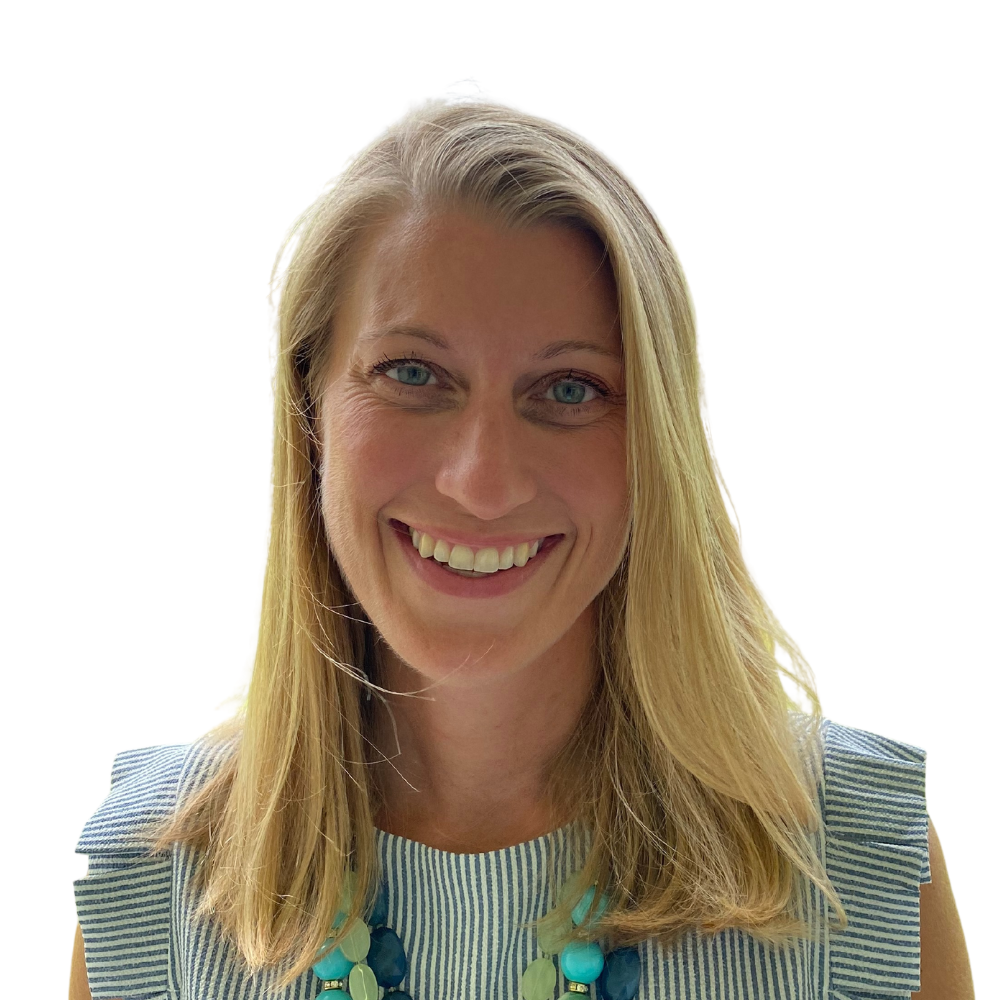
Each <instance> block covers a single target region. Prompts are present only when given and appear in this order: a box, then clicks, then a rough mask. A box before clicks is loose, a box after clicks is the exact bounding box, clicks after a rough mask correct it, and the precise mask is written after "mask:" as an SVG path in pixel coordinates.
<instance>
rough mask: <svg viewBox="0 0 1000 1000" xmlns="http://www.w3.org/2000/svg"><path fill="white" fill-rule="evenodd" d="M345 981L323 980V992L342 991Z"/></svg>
mask: <svg viewBox="0 0 1000 1000" xmlns="http://www.w3.org/2000/svg"><path fill="white" fill-rule="evenodd" d="M346 982H347V980H346V979H324V980H322V983H323V989H324V990H343V989H346V987H345V985H344V984H345V983H346Z"/></svg>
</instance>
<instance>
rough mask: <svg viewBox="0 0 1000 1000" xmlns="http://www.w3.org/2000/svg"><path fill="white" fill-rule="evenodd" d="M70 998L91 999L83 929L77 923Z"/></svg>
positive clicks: (74, 999) (70, 979) (72, 999)
mask: <svg viewBox="0 0 1000 1000" xmlns="http://www.w3.org/2000/svg"><path fill="white" fill-rule="evenodd" d="M69 1000H91V997H90V984H89V983H88V982H87V963H86V961H85V960H84V957H83V931H82V930H81V929H80V925H79V924H77V925H76V938H74V940H73V961H72V963H71V964H70V968H69Z"/></svg>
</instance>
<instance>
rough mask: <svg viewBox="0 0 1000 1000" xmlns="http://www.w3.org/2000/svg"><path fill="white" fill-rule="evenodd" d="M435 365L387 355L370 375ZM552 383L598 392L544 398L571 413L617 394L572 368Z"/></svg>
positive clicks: (405, 389)
mask: <svg viewBox="0 0 1000 1000" xmlns="http://www.w3.org/2000/svg"><path fill="white" fill-rule="evenodd" d="M434 368H435V366H433V365H431V364H430V363H429V362H427V361H424V360H422V359H421V358H416V357H410V358H389V357H385V358H384V359H383V360H382V361H380V362H378V364H376V365H375V366H374V367H372V368H371V370H370V371H369V373H368V374H369V375H379V374H382V373H383V372H389V371H393V370H394V369H396V370H407V371H409V372H410V376H408V377H413V376H417V375H419V374H420V373H421V370H425V371H426V372H427V373H428V374H431V375H433V374H435V373H434V370H433V369H434ZM393 381H395V382H397V383H399V379H393ZM551 385H576V386H581V385H583V386H589V387H590V388H592V389H593V390H594V391H595V392H596V393H597V394H598V397H599V398H597V399H592V400H588V401H587V402H586V403H584V402H583V401H582V400H575V401H574V400H564V401H563V403H564V404H565V405H563V406H559V405H558V404H559V401H558V400H551V399H546V400H543V402H544V403H546V404H549V405H555V406H556V408H557V409H558V410H560V412H566V413H569V414H571V415H575V414H576V413H578V412H580V411H582V410H586V409H587V408H589V407H592V406H593V405H594V404H600V403H603V402H605V401H607V400H609V399H611V398H612V397H613V396H614V395H615V394H614V393H613V392H612V391H611V390H610V389H608V388H607V387H606V386H605V385H604V384H603V383H601V382H599V381H597V379H594V378H591V377H590V376H589V375H585V374H583V373H582V372H575V371H573V370H570V371H568V372H560V373H557V374H556V375H554V376H552V377H551V378H549V379H548V381H547V382H546V386H545V387H546V389H547V388H548V387H549V386H551ZM427 388H434V387H433V386H428V385H427V384H426V382H425V383H424V384H422V385H416V386H411V385H406V384H405V383H400V384H399V385H398V388H397V389H396V392H397V394H398V395H412V394H413V393H419V392H421V391H422V390H423V389H427Z"/></svg>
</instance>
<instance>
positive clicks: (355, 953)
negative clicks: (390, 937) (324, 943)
mask: <svg viewBox="0 0 1000 1000" xmlns="http://www.w3.org/2000/svg"><path fill="white" fill-rule="evenodd" d="M371 944H372V936H371V933H370V932H369V930H368V925H367V924H366V923H365V922H364V921H363V920H360V919H359V918H358V917H355V918H354V922H353V923H352V924H351V926H350V927H349V928H348V930H347V936H346V937H345V938H344V940H343V941H341V942H340V945H339V947H340V950H341V951H342V952H343V953H344V957H345V958H347V959H348V960H349V961H351V962H363V961H364V960H365V959H366V958H367V957H368V949H369V948H370V947H371Z"/></svg>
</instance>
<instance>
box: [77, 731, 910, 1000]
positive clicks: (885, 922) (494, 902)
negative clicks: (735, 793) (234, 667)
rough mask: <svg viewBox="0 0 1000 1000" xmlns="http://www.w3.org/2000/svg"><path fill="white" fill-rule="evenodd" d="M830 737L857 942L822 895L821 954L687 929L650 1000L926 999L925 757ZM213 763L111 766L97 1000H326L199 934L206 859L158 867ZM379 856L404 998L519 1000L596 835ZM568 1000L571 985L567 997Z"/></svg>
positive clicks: (309, 979) (94, 901)
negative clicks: (403, 967) (168, 834)
mask: <svg viewBox="0 0 1000 1000" xmlns="http://www.w3.org/2000/svg"><path fill="white" fill-rule="evenodd" d="M823 733H824V741H825V751H824V765H823V774H822V776H821V780H820V804H821V807H822V811H823V816H824V824H823V827H822V828H821V829H820V831H819V832H818V834H817V841H816V843H817V846H818V848H819V850H820V852H821V857H823V858H824V860H825V863H826V866H827V871H828V873H829V876H830V879H831V881H832V882H833V884H834V886H835V888H836V889H837V891H838V893H839V894H840V898H841V901H842V902H843V904H844V906H845V908H846V910H847V914H848V918H849V921H850V925H849V927H848V928H847V930H846V931H843V932H830V931H828V930H827V929H826V918H827V917H828V916H829V914H828V909H827V905H826V902H825V900H824V899H823V897H822V896H821V895H820V894H819V892H818V891H816V890H815V889H812V890H811V892H810V894H809V897H808V901H807V905H808V907H809V911H808V914H807V916H808V919H809V922H810V924H811V926H812V927H813V928H814V930H815V940H807V939H802V940H800V941H798V942H797V943H796V944H795V945H793V946H788V947H785V948H776V947H772V946H769V945H765V944H762V943H760V942H758V941H756V940H754V939H753V938H752V937H751V936H749V935H748V934H745V933H743V932H740V931H735V930H730V931H725V932H722V933H720V934H717V935H715V936H714V937H708V936H703V935H699V934H698V933H696V932H695V931H692V932H690V933H689V934H687V935H686V936H684V937H683V938H681V939H680V940H678V941H676V942H675V943H674V944H672V945H671V946H670V947H668V948H664V947H662V946H661V945H659V944H658V943H656V942H654V941H647V942H645V943H644V944H643V945H641V946H640V947H639V955H640V958H641V962H642V980H641V982H640V986H639V993H638V1000H668V998H670V1000H682V998H683V1000H688V998H691V1000H765V998H767V1000H771V998H775V1000H806V998H808V1000H887V998H891V997H909V995H910V992H911V991H913V990H917V989H918V988H919V985H920V981H919V970H920V924H919V902H920V897H919V891H920V884H921V883H922V882H927V881H929V880H930V871H929V867H928V860H927V812H926V807H925V803H924V752H923V751H922V750H919V749H917V748H915V747H911V746H908V745H906V744H903V743H898V742H895V741H893V740H889V739H886V738H884V737H881V736H875V735H873V734H871V733H866V732H862V731H860V730H857V729H850V728H847V727H844V726H838V725H835V724H833V723H831V722H829V721H824V723H823ZM218 754H219V751H218V750H213V749H211V748H208V747H206V746H205V745H204V744H199V743H196V744H193V745H191V746H176V747H152V748H149V749H144V750H133V751H128V752H126V753H123V754H120V755H119V756H118V758H117V759H116V761H115V766H114V770H113V773H112V789H111V794H110V795H109V796H108V798H107V800H106V801H105V802H104V804H103V805H102V806H101V807H100V809H98V811H97V812H96V813H95V814H94V816H93V817H91V819H90V820H89V821H88V823H87V825H86V827H85V828H84V831H83V836H82V837H81V840H80V843H79V845H78V846H77V850H78V851H79V852H81V853H84V854H87V855H88V856H89V859H90V867H89V874H88V875H87V877H86V878H83V879H80V880H79V881H77V882H76V883H75V890H76V900H77V911H78V914H79V919H80V923H81V925H82V927H83V935H84V942H85V946H86V957H87V969H88V974H89V977H90V986H91V992H92V994H93V997H94V1000H102V998H112V997H114V998H123V1000H265V998H266V1000H312V998H314V997H316V996H317V995H318V993H319V992H320V982H319V980H318V979H317V978H316V977H315V976H314V975H313V974H312V973H311V972H309V973H306V974H305V975H303V976H301V977H300V978H299V979H297V980H296V981H295V982H294V983H293V984H292V985H291V986H289V987H287V988H285V989H278V988H277V987H276V985H275V984H276V982H277V980H278V979H279V978H280V975H281V972H282V970H280V969H275V970H271V971H269V972H267V973H263V974H258V975H257V976H255V977H254V976H251V975H250V974H249V973H248V972H247V971H246V970H245V969H244V968H243V967H242V965H241V963H240V961H239V958H238V957H237V955H236V953H235V950H234V949H233V948H232V947H231V946H230V945H229V944H227V942H226V941H225V940H224V939H223V937H222V936H221V934H220V933H219V931H218V929H217V927H215V926H214V925H213V924H211V923H210V922H203V921H195V919H194V911H195V907H196V905H197V899H198V897H197V890H196V886H195V880H194V878H193V875H194V872H195V870H196V865H197V856H196V855H195V854H194V852H192V851H190V850H188V849H183V848H175V849H174V850H173V852H172V853H170V854H163V855H159V856H150V854H149V851H148V849H149V846H150V839H149V833H148V830H149V827H150V826H151V825H152V824H155V823H156V822H157V821H158V820H160V819H162V818H164V817H165V816H167V815H168V814H169V813H170V811H171V810H172V809H173V808H174V806H175V804H176V803H177V801H179V800H180V799H181V798H183V797H184V796H185V795H187V794H188V793H190V791H191V790H192V789H194V788H196V787H197V786H198V785H199V784H200V783H201V782H202V781H203V780H204V779H205V777H206V776H207V774H208V773H209V772H210V770H211V768H212V767H213V766H214V763H215V762H216V760H217V758H218ZM377 843H378V850H379V853H380V857H381V860H382V865H383V870H384V871H385V874H386V879H387V883H388V890H389V919H388V923H389V926H391V927H392V928H394V929H395V930H396V932H397V933H398V934H399V936H400V938H401V939H402V941H403V947H404V949H405V951H406V955H407V957H408V958H409V962H410V967H409V971H408V973H407V976H406V978H405V979H404V980H403V982H402V983H401V988H402V989H405V990H407V991H408V992H409V993H410V994H411V995H412V997H413V998H414V1000H518V997H519V996H520V992H519V979H520V975H521V973H522V972H523V970H524V969H525V967H526V966H527V965H528V963H529V962H530V961H531V960H532V959H534V958H537V957H538V956H539V954H540V952H539V949H538V944H537V941H536V940H535V935H534V933H533V932H531V931H525V930H523V929H522V928H521V926H519V925H521V924H523V923H525V922H527V921H530V920H533V919H536V918H537V917H540V916H541V915H542V914H543V913H544V912H546V911H547V910H548V908H549V907H550V906H551V905H553V903H554V896H555V892H556V886H557V885H558V884H560V883H561V882H562V880H563V879H565V878H566V877H567V876H568V875H569V874H570V873H571V872H572V871H573V870H575V868H576V867H577V866H578V864H579V858H580V857H581V856H582V852H584V851H586V849H587V846H588V845H589V833H588V832H587V831H586V830H584V829H582V828H580V827H578V826H575V825H571V826H568V827H563V828H562V829H560V830H556V831H554V832H553V833H550V834H547V835H546V836H544V837H539V838H538V839H537V840H532V841H529V842H527V843H523V844H518V845H516V846H514V847H508V848H504V849H503V850H499V851H490V852H488V853H486V854H451V853H449V852H447V851H441V850H437V849H435V848H431V847H427V846H426V845H424V844H419V843H416V842H414V841H411V840H406V839H405V838H403V837H399V836H396V835H394V834H389V833H385V832H384V831H379V832H378V833H377ZM550 861H551V862H552V865H553V871H554V873H555V876H556V880H555V884H553V882H552V880H551V877H550V874H549V870H548V864H549V862H550ZM565 990H566V981H565V979H564V978H563V977H562V975H561V973H560V975H559V982H558V983H557V991H556V994H555V995H556V996H560V995H561V994H562V993H563V992H564V991H565ZM591 996H593V997H597V996H598V993H597V989H596V985H594V986H592V987H591Z"/></svg>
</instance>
